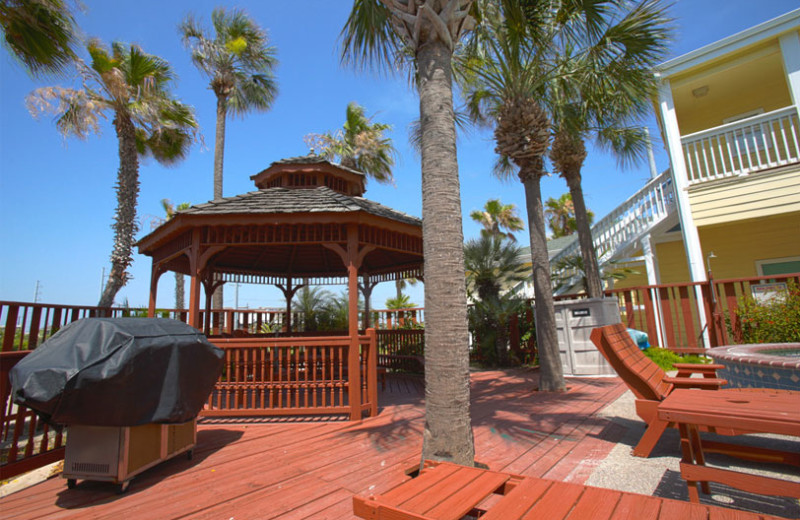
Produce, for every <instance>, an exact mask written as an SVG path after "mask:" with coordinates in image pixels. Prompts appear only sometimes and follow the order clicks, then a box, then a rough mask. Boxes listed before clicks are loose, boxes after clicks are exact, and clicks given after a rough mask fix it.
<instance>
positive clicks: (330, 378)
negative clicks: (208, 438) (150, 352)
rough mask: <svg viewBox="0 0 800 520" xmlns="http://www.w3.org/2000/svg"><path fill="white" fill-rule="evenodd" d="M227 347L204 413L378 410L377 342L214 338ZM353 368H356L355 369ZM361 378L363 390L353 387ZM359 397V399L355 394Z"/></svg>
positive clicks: (368, 337)
mask: <svg viewBox="0 0 800 520" xmlns="http://www.w3.org/2000/svg"><path fill="white" fill-rule="evenodd" d="M211 341H212V342H213V343H214V344H215V345H216V346H218V347H220V348H222V349H223V350H224V351H225V363H224V365H223V369H222V374H221V375H220V378H219V381H218V382H217V383H216V385H215V387H214V390H213V391H212V393H211V395H210V396H209V399H208V404H207V406H206V408H205V409H204V410H203V411H202V412H201V415H203V416H225V417H237V416H284V415H328V414H345V413H349V414H351V417H352V416H353V414H354V413H355V412H356V411H357V410H358V415H359V416H360V413H361V412H369V413H370V414H375V413H376V412H377V387H376V381H377V343H376V334H375V332H374V331H373V330H372V329H370V330H368V331H367V333H366V334H364V335H361V336H358V337H357V341H356V344H357V348H358V349H359V352H358V357H357V363H356V364H355V365H350V363H349V354H350V349H351V347H352V343H351V338H350V337H348V336H328V337H305V338H298V337H295V338H212V339H211ZM353 368H354V369H355V370H353ZM353 380H355V381H358V384H357V388H358V391H357V392H354V389H355V387H351V384H352V381H353ZM355 396H357V397H355Z"/></svg>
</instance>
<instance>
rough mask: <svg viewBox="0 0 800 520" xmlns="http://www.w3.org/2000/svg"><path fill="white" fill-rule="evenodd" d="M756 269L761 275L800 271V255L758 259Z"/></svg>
mask: <svg viewBox="0 0 800 520" xmlns="http://www.w3.org/2000/svg"><path fill="white" fill-rule="evenodd" d="M756 270H757V271H758V275H759V276H771V275H780V274H792V273H800V256H787V257H785V258H770V259H769V260H756Z"/></svg>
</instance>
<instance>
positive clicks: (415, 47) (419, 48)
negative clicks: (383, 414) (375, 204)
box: [342, 0, 475, 465]
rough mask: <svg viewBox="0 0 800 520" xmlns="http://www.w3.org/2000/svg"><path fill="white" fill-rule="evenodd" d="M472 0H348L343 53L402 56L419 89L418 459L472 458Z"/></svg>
mask: <svg viewBox="0 0 800 520" xmlns="http://www.w3.org/2000/svg"><path fill="white" fill-rule="evenodd" d="M472 3H473V2H472V0H422V1H420V0H354V2H353V9H352V11H351V13H350V16H349V18H348V20H347V23H346V25H345V27H344V29H343V30H342V38H343V58H344V60H345V61H352V62H354V63H356V64H359V65H366V64H367V63H371V64H377V65H396V64H397V63H396V61H397V60H400V61H401V64H402V65H404V66H407V67H408V69H407V70H409V71H413V72H412V73H413V77H414V80H415V84H416V88H417V91H418V93H419V99H420V103H419V107H420V124H421V150H422V217H423V218H422V220H423V227H422V234H423V244H424V246H423V247H424V250H423V253H424V256H425V265H424V269H425V313H426V323H425V396H426V397H425V429H424V432H423V446H422V459H423V460H424V459H426V458H430V459H437V460H449V461H452V462H456V463H458V464H465V465H472V464H474V458H475V447H474V441H473V436H472V427H471V424H470V416H469V344H468V343H469V330H468V325H467V296H466V288H465V287H464V253H463V250H462V247H463V246H462V244H463V233H462V229H461V199H460V193H459V180H458V163H457V159H456V133H455V124H454V120H455V118H454V111H453V92H452V77H453V71H452V58H453V52H454V50H455V49H456V47H457V45H458V44H459V42H460V41H461V40H462V38H463V37H464V36H465V35H466V34H467V32H468V31H469V30H471V28H472V27H473V25H474V18H473V17H472V16H470V8H471V6H472Z"/></svg>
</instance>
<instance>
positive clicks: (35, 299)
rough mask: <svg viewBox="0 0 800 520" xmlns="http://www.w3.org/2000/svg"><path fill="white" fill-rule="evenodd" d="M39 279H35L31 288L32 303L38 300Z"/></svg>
mask: <svg viewBox="0 0 800 520" xmlns="http://www.w3.org/2000/svg"><path fill="white" fill-rule="evenodd" d="M40 285H41V284H40V283H39V280H36V288H35V289H34V290H33V303H36V302H38V301H39V287H40Z"/></svg>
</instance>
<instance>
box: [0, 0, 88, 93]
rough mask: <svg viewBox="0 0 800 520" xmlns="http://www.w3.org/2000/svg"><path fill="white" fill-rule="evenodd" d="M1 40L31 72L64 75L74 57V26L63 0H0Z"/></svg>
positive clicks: (75, 37) (76, 37) (75, 30)
mask: <svg viewBox="0 0 800 520" xmlns="http://www.w3.org/2000/svg"><path fill="white" fill-rule="evenodd" d="M0 27H2V29H3V44H4V45H5V47H6V48H7V49H9V50H10V51H11V55H12V56H14V57H15V58H16V59H17V60H19V61H20V62H21V63H22V64H23V65H24V66H25V68H26V69H27V70H28V72H29V73H30V74H31V75H32V76H34V77H37V76H40V75H42V74H56V75H66V73H67V71H68V70H69V69H70V65H71V64H72V63H73V62H74V61H75V60H76V58H77V55H76V47H77V45H78V35H77V28H76V25H75V19H74V18H73V16H72V12H71V11H70V10H69V9H68V8H67V5H66V2H65V1H63V0H3V2H0Z"/></svg>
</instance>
